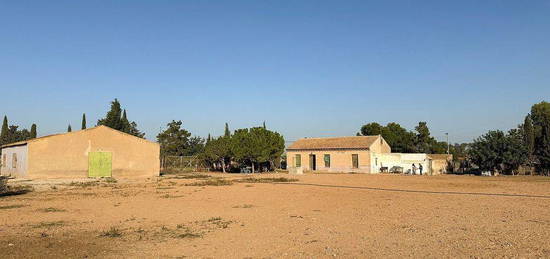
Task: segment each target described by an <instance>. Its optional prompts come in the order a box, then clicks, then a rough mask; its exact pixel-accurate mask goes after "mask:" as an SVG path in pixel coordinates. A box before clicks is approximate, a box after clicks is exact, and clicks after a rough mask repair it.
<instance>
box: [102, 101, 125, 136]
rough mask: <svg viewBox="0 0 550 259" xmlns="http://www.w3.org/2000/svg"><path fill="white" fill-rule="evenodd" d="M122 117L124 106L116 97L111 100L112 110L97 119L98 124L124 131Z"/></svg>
mask: <svg viewBox="0 0 550 259" xmlns="http://www.w3.org/2000/svg"><path fill="white" fill-rule="evenodd" d="M121 117H122V108H121V107H120V102H119V101H118V99H115V100H114V101H112V102H111V110H109V111H108V112H107V115H106V116H105V118H103V119H100V120H98V121H97V125H98V126H99V125H104V126H107V127H110V128H112V129H116V130H120V131H122V129H123V125H122V121H121Z"/></svg>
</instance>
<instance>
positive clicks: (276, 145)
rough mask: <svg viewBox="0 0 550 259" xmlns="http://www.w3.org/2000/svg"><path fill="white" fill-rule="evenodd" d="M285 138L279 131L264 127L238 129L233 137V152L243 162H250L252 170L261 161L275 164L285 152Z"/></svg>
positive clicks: (236, 158) (237, 159) (253, 170)
mask: <svg viewBox="0 0 550 259" xmlns="http://www.w3.org/2000/svg"><path fill="white" fill-rule="evenodd" d="M284 142H285V141H284V138H283V137H282V136H281V135H280V134H279V133H277V132H273V131H270V130H266V129H264V128H263V127H256V128H251V129H238V130H236V131H235V133H234V134H233V136H232V137H231V153H232V154H233V157H234V159H235V160H236V161H237V162H240V163H241V164H250V165H251V167H252V172H253V173H254V172H255V170H256V165H257V164H259V163H269V164H270V166H271V167H273V166H274V162H275V161H280V159H281V155H282V154H283V152H284V147H285V145H284Z"/></svg>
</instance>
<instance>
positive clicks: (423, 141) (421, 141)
mask: <svg viewBox="0 0 550 259" xmlns="http://www.w3.org/2000/svg"><path fill="white" fill-rule="evenodd" d="M414 129H415V130H416V132H417V133H416V139H415V140H416V141H415V145H416V150H417V151H418V152H420V153H430V152H431V145H430V144H432V143H433V141H432V138H431V136H430V129H429V128H428V124H427V123H426V122H424V121H421V122H419V123H418V126H416V127H415V128H414Z"/></svg>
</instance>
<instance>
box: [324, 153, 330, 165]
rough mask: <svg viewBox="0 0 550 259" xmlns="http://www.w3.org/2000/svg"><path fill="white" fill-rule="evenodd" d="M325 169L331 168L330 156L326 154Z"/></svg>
mask: <svg viewBox="0 0 550 259" xmlns="http://www.w3.org/2000/svg"><path fill="white" fill-rule="evenodd" d="M325 167H327V168H328V167H330V155H329V154H325Z"/></svg>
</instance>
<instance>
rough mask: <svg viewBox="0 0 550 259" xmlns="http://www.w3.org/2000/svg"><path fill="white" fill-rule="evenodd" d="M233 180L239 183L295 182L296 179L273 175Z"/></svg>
mask: <svg viewBox="0 0 550 259" xmlns="http://www.w3.org/2000/svg"><path fill="white" fill-rule="evenodd" d="M235 181H236V182H240V183H290V182H297V181H298V179H296V178H286V177H273V178H253V177H248V178H243V179H239V180H235Z"/></svg>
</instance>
